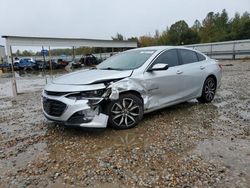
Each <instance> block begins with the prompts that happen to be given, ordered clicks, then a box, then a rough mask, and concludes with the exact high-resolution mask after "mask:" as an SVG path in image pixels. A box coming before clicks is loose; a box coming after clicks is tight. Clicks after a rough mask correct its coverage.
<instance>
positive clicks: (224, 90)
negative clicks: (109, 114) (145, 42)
mask: <svg viewBox="0 0 250 188" xmlns="http://www.w3.org/2000/svg"><path fill="white" fill-rule="evenodd" d="M221 63H222V64H223V65H225V66H223V70H224V71H223V80H222V86H221V88H220V89H219V90H218V92H217V95H216V98H215V100H214V101H213V102H212V103H211V104H199V103H198V102H197V101H196V100H192V101H189V102H187V103H183V104H180V105H176V106H173V107H170V108H166V109H163V110H160V111H157V112H154V113H150V114H147V115H145V116H144V119H143V121H142V122H141V123H140V124H139V125H138V126H137V127H136V128H134V129H129V130H123V131H117V130H112V129H106V130H104V131H97V130H82V129H76V128H69V127H62V126H59V125H56V124H54V123H51V122H48V121H47V120H46V119H45V118H44V117H43V115H42V112H41V106H40V96H41V91H39V92H38V91H34V92H30V93H27V92H25V93H23V94H20V95H18V97H17V100H16V101H11V99H10V98H2V99H0V169H1V170H0V187H96V188H98V187H104V188H105V187H109V188H115V187H250V61H249V60H239V61H222V62H221ZM3 82H4V79H3V78H1V82H0V84H1V83H3Z"/></svg>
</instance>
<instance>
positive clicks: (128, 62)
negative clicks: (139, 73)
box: [97, 50, 155, 70]
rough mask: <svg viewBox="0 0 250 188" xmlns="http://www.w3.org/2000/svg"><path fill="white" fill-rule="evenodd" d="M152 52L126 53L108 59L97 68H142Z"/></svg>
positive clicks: (136, 51) (137, 51)
mask: <svg viewBox="0 0 250 188" xmlns="http://www.w3.org/2000/svg"><path fill="white" fill-rule="evenodd" d="M154 52H155V51H154V50H135V51H127V52H123V53H120V54H117V55H115V56H112V57H110V58H108V59H107V60H105V61H103V62H102V63H101V64H99V65H98V66H97V68H98V69H107V70H133V69H136V68H138V67H140V66H142V65H143V64H144V63H145V62H146V61H147V60H148V58H149V57H150V56H151V55H152V54H153V53H154Z"/></svg>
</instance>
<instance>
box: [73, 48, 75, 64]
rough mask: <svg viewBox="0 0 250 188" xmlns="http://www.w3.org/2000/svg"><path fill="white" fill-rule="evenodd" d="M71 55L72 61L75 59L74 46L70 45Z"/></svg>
mask: <svg viewBox="0 0 250 188" xmlns="http://www.w3.org/2000/svg"><path fill="white" fill-rule="evenodd" d="M72 57H73V59H72V60H73V61H75V47H74V46H73V47H72Z"/></svg>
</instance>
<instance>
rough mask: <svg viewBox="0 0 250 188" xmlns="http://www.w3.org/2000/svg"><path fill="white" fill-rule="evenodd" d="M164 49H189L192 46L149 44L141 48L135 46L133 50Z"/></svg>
mask: <svg viewBox="0 0 250 188" xmlns="http://www.w3.org/2000/svg"><path fill="white" fill-rule="evenodd" d="M166 49H189V50H192V48H187V47H184V46H149V47H142V48H135V49H133V50H156V51H158V50H166Z"/></svg>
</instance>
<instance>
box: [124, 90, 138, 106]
mask: <svg viewBox="0 0 250 188" xmlns="http://www.w3.org/2000/svg"><path fill="white" fill-rule="evenodd" d="M127 93H130V94H133V95H135V96H137V97H139V98H140V99H141V101H142V103H143V98H142V96H141V93H140V92H138V91H136V90H128V91H123V92H121V93H120V94H127Z"/></svg>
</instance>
